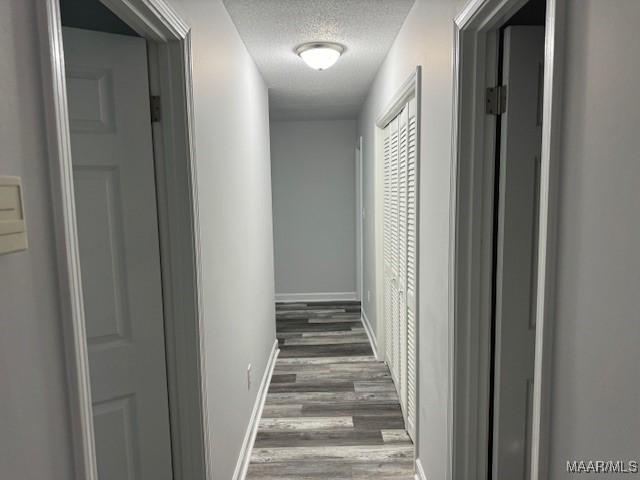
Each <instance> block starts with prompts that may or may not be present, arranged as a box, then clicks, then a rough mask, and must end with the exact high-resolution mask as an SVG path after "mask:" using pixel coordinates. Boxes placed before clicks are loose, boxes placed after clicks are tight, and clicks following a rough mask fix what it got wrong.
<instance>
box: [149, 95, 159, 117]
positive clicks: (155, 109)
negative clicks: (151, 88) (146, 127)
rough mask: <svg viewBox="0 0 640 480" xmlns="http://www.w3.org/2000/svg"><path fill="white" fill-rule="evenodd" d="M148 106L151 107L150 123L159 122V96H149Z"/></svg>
mask: <svg viewBox="0 0 640 480" xmlns="http://www.w3.org/2000/svg"><path fill="white" fill-rule="evenodd" d="M149 105H150V106H151V123H156V122H159V121H160V118H161V108H160V96H159V95H151V97H150V99H149Z"/></svg>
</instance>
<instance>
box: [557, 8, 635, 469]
mask: <svg viewBox="0 0 640 480" xmlns="http://www.w3.org/2000/svg"><path fill="white" fill-rule="evenodd" d="M639 23H640V3H639V2H638V1H637V0H616V1H615V2H602V1H600V0H570V1H568V2H567V28H566V32H567V37H566V39H567V44H566V71H565V86H564V118H563V130H562V135H563V147H562V164H561V174H560V209H559V230H558V265H557V288H556V292H557V294H556V295H557V304H556V317H557V318H556V322H557V325H556V332H555V355H554V364H553V365H554V379H553V395H552V404H551V406H552V408H551V412H552V420H551V425H552V430H551V444H550V447H551V448H550V451H551V455H552V456H551V475H550V477H549V478H551V479H554V480H555V479H566V478H570V475H569V474H567V473H566V472H565V469H566V465H565V462H566V460H571V459H584V458H596V459H599V458H605V459H609V458H611V459H621V460H631V459H636V460H637V459H638V454H639V452H640V369H639V368H638V367H639V366H640V313H639V312H640V252H639V251H638V247H639V246H640V156H639V153H638V152H640V96H639V95H638V83H639V81H640V56H639V55H638V51H637V46H638V45H639V43H638V38H639V37H638V24H639ZM603 92H607V94H606V95H603V94H602V93H603ZM605 476H606V477H607V478H609V477H611V478H624V477H630V476H631V477H633V475H619V476H616V475H605Z"/></svg>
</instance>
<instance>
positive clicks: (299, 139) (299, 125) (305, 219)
mask: <svg viewBox="0 0 640 480" xmlns="http://www.w3.org/2000/svg"><path fill="white" fill-rule="evenodd" d="M355 148H356V122H355V121H354V120H333V121H306V122H303V121H296V122H273V123H272V125H271V175H272V180H273V230H274V239H275V240H274V241H275V271H276V294H277V295H278V297H277V298H279V299H280V298H282V297H281V296H283V297H284V298H285V299H287V298H289V299H290V298H292V297H287V295H288V294H302V295H303V296H304V297H307V298H313V297H312V296H308V295H305V294H335V293H339V294H341V297H343V296H351V297H353V296H355V294H356V293H355V292H356V288H357V285H356V283H357V282H356V258H355V257H356V226H355V218H356V188H355ZM325 296H327V295H325ZM328 296H329V297H331V296H335V295H328Z"/></svg>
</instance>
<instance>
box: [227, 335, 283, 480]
mask: <svg viewBox="0 0 640 480" xmlns="http://www.w3.org/2000/svg"><path fill="white" fill-rule="evenodd" d="M279 353H280V349H279V348H278V340H277V339H276V340H275V342H273V348H272V349H271V354H270V355H269V360H268V362H267V367H266V368H265V370H264V375H263V376H262V381H261V382H260V388H259V389H258V394H257V395H256V401H255V403H254V405H253V411H252V412H251V419H250V420H249V425H248V426H247V431H246V432H245V434H244V440H243V441H242V447H241V449H240V455H239V456H238V462H237V463H236V468H235V470H234V472H233V477H232V478H233V480H244V478H245V477H246V476H247V469H248V468H249V461H250V460H251V452H252V451H253V444H254V443H255V440H256V434H257V433H258V426H259V425H260V418H261V417H262V410H263V408H264V403H265V401H266V400H267V393H268V391H269V384H270V383H271V377H272V376H273V369H274V368H275V366H276V361H277V360H278V354H279Z"/></svg>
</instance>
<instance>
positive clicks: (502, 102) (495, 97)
mask: <svg viewBox="0 0 640 480" xmlns="http://www.w3.org/2000/svg"><path fill="white" fill-rule="evenodd" d="M486 102H487V104H486V105H487V108H486V113H488V114H489V115H502V114H503V113H504V112H506V111H507V86H506V85H498V86H497V87H490V88H487V100H486Z"/></svg>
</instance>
